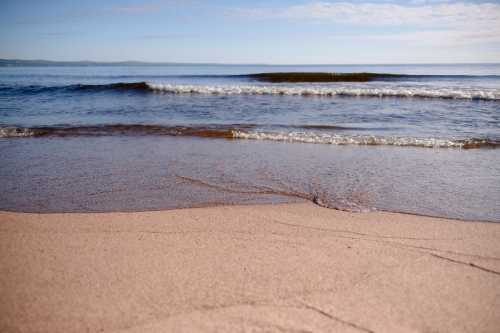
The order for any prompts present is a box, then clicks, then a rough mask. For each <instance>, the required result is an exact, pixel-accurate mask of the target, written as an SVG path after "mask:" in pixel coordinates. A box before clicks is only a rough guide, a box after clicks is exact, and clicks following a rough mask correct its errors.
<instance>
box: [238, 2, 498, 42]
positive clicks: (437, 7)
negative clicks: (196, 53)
mask: <svg viewBox="0 0 500 333" xmlns="http://www.w3.org/2000/svg"><path fill="white" fill-rule="evenodd" d="M231 15H237V16H244V17H247V18H250V19H260V20H267V19H273V20H276V19H282V20H290V21H299V22H315V23H326V24H344V25H353V26H356V27H360V26H363V27H368V28H369V27H376V28H379V30H380V28H391V30H393V31H394V30H396V32H392V33H389V34H378V35H370V33H365V34H364V35H363V36H354V37H355V38H357V39H363V40H365V41H400V42H414V43H418V44H422V45H436V46H464V45H474V44H478V43H500V3H484V2H483V3H473V2H450V1H447V0H414V1H412V2H411V3H409V4H397V3H387V2H385V3H369V2H365V3H359V2H356V3H353V2H310V3H305V4H301V5H293V6H288V7H282V8H262V7H261V8H240V9H237V10H234V11H232V12H231ZM403 28H404V29H403ZM397 30H399V31H397ZM344 37H345V36H335V37H334V38H337V39H342V38H344ZM349 38H352V36H351V37H349Z"/></svg>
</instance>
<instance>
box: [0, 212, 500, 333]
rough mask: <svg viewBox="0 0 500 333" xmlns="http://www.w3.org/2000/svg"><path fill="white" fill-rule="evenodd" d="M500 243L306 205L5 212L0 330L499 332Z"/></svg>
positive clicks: (493, 234) (388, 217)
mask: <svg viewBox="0 0 500 333" xmlns="http://www.w3.org/2000/svg"><path fill="white" fill-rule="evenodd" d="M499 240H500V224H496V223H490V222H476V223H463V221H461V220H450V219H443V218H432V217H424V216H417V215H411V214H401V213H389V212H381V211H377V212H370V213H349V212H344V211H337V210H332V209H327V208H322V207H319V206H317V205H314V204H313V203H310V202H305V203H291V204H274V205H235V206H215V207H203V208H184V209H173V210H163V211H147V212H133V213H132V212H112V213H57V214H34V213H12V212H0V273H1V274H0V294H1V295H2V299H3V302H2V304H1V305H0V330H1V331H2V332H3V331H5V332H15V331H25V332H35V331H37V332H65V331H73V332H83V331H90V332H97V331H104V332H110V331H120V332H164V331H176V332H197V331H200V332H202V331H203V332H215V331H218V332H219V331H222V332H224V331H228V332H229V331H251V330H254V331H278V330H283V331H294V330H295V331H300V330H302V331H314V332H317V331H319V332H328V331H339V332H360V331H361V332H386V331H398V332H414V331H454V332H470V331H475V332H495V331H498V329H499V328H500V319H499V318H498V316H496V313H495V309H498V307H499V306H500V297H499V295H500V283H499V282H500V242H499Z"/></svg>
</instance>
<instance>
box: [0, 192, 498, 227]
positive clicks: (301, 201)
mask: <svg viewBox="0 0 500 333" xmlns="http://www.w3.org/2000/svg"><path fill="white" fill-rule="evenodd" d="M291 197H292V198H294V200H295V201H290V202H277V203H274V202H267V203H257V204H256V203H234V204H232V203H227V202H221V203H215V204H214V203H207V204H199V205H193V206H181V207H172V208H169V207H166V208H158V209H144V210H141V209H137V210H129V211H128V210H110V211H106V210H103V211H88V212H81V211H67V212H66V211H61V212H59V211H54V212H51V211H48V212H44V211H37V212H35V211H17V210H9V209H0V217H1V215H2V214H18V215H44V216H50V215H65V216H71V215H108V214H109V215H112V214H141V213H161V212H172V211H183V210H197V209H210V208H214V209H216V208H238V207H242V208H243V207H259V206H283V205H285V206H288V205H301V204H302V205H303V204H310V205H312V206H315V207H318V208H321V209H328V210H333V211H336V212H341V213H346V214H354V215H358V214H359V215H375V214H395V215H403V216H413V217H417V218H419V217H422V218H425V219H432V220H435V221H436V222H440V223H447V222H459V223H493V224H498V225H500V221H493V220H472V219H460V218H452V217H443V216H437V215H428V214H424V213H421V214H419V213H413V212H404V211H391V210H384V209H379V208H375V207H372V208H371V209H372V210H370V211H362V212H359V211H349V210H344V209H338V208H330V207H325V206H322V205H321V204H318V203H315V202H314V201H313V200H310V199H306V198H302V197H297V196H291ZM0 222H1V221H0Z"/></svg>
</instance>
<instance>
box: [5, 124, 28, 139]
mask: <svg viewBox="0 0 500 333" xmlns="http://www.w3.org/2000/svg"><path fill="white" fill-rule="evenodd" d="M33 135H35V133H34V132H33V131H32V130H31V129H29V128H22V127H0V138H22V137H28V136H33Z"/></svg>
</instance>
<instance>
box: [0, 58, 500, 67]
mask: <svg viewBox="0 0 500 333" xmlns="http://www.w3.org/2000/svg"><path fill="white" fill-rule="evenodd" d="M496 64H500V62H449V63H372V64H370V63H367V64H362V63H338V64H336V63H330V64H327V63H325V64H274V63H224V62H221V63H219V62H177V61H160V62H150V61H140V60H125V61H96V60H74V61H59V60H45V59H0V67H36V66H40V67H41V66H47V67H48V66H68V67H71V66H78V67H85V66H182V65H190V66H207V65H209V66H311V67H314V66H318V67H319V66H366V65H373V66H400V65H412V66H420V65H421V66H429V65H439V66H447V65H450V66H453V65H496Z"/></svg>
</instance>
